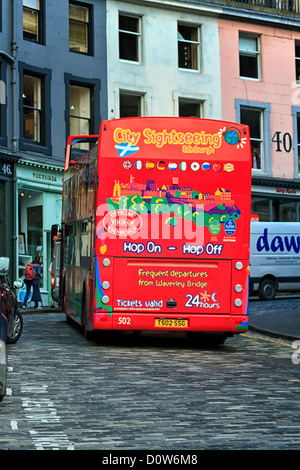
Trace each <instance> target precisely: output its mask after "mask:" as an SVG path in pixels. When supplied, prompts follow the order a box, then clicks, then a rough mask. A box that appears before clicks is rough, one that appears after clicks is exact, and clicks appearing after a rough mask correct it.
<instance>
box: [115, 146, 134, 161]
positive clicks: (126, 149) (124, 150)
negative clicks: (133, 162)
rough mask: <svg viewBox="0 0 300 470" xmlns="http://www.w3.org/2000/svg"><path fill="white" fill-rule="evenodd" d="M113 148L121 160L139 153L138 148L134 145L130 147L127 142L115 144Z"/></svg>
mask: <svg viewBox="0 0 300 470" xmlns="http://www.w3.org/2000/svg"><path fill="white" fill-rule="evenodd" d="M115 148H116V149H117V151H118V154H119V157H121V158H123V157H128V156H129V155H132V154H133V153H135V152H138V151H139V147H137V146H136V145H131V144H129V143H128V142H125V143H121V144H117V145H115Z"/></svg>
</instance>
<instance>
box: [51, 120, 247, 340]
mask: <svg viewBox="0 0 300 470" xmlns="http://www.w3.org/2000/svg"><path fill="white" fill-rule="evenodd" d="M250 195H251V150H250V136H249V129H248V127H247V126H245V125H243V124H236V123H230V122H224V121H216V120H205V119H196V118H166V117H145V118H129V119H116V120H111V121H104V122H102V123H101V128H100V134H99V135H98V136H72V137H70V138H69V140H68V145H67V153H66V161H65V170H64V180H63V209H62V227H61V229H62V230H61V245H62V258H61V281H60V286H61V303H62V306H63V309H64V311H65V313H66V314H67V316H68V317H71V318H73V320H75V321H76V322H78V323H79V324H81V325H83V327H84V330H85V333H86V335H88V334H89V332H92V331H95V330H111V329H115V330H125V329H126V330H148V331H149V330H156V331H167V330H172V331H176V330H180V331H188V332H202V333H206V334H207V335H215V336H213V337H214V338H217V339H218V341H220V342H222V341H223V340H224V339H225V338H226V337H227V336H231V335H233V334H238V333H242V332H245V331H246V330H247V328H248V317H247V310H248V281H249V232H250V197H251V196H250Z"/></svg>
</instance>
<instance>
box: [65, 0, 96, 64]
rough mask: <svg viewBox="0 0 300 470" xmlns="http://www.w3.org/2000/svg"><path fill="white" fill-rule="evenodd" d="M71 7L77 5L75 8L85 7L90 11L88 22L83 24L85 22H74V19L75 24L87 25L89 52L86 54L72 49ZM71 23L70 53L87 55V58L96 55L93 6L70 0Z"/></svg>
mask: <svg viewBox="0 0 300 470" xmlns="http://www.w3.org/2000/svg"><path fill="white" fill-rule="evenodd" d="M71 5H75V6H79V7H84V8H87V10H88V15H89V19H88V22H87V23H86V22H83V21H79V20H74V19H72V21H73V22H76V23H80V24H82V23H84V24H86V25H87V51H86V52H84V51H77V50H75V49H71V47H70V22H71V18H70V6H71ZM68 15H69V23H68V26H69V51H70V52H74V53H75V54H83V55H86V56H93V55H94V40H93V38H94V26H93V25H94V10H93V5H91V4H89V3H84V2H77V1H74V0H69V13H68Z"/></svg>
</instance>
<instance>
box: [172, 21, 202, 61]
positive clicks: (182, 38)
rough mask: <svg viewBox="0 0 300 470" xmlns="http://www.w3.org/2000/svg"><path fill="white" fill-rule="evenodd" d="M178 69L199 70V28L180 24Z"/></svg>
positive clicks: (178, 33) (178, 32)
mask: <svg viewBox="0 0 300 470" xmlns="http://www.w3.org/2000/svg"><path fill="white" fill-rule="evenodd" d="M177 37H178V67H179V68H180V69H191V70H198V69H199V57H198V56H199V45H200V40H199V28H198V27H197V26H188V25H186V24H180V23H179V24H178V31H177Z"/></svg>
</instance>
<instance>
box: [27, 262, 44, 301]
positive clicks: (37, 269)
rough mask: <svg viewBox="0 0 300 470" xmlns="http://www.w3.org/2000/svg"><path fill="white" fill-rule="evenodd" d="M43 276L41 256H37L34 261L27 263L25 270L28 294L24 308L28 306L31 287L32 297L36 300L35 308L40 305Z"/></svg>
mask: <svg viewBox="0 0 300 470" xmlns="http://www.w3.org/2000/svg"><path fill="white" fill-rule="evenodd" d="M41 278H42V276H41V264H40V257H39V256H36V257H35V258H34V260H33V262H32V263H29V264H27V266H26V270H25V281H24V282H25V284H26V294H25V297H24V302H23V308H27V301H28V298H29V295H30V291H31V287H32V289H33V293H32V298H33V301H34V308H39V307H38V302H39V280H40V279H41Z"/></svg>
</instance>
